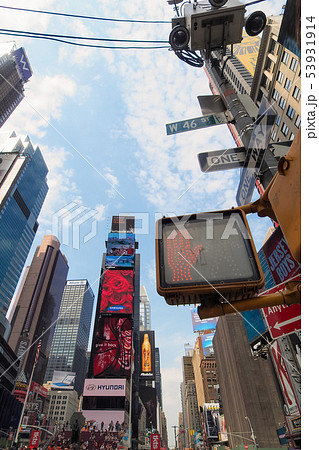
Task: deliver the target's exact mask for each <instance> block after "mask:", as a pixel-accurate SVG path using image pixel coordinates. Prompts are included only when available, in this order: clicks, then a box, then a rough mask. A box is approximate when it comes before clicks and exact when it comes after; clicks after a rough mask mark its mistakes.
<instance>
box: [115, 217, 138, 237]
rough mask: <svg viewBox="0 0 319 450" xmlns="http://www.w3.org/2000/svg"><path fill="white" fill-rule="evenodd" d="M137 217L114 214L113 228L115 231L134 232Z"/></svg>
mask: <svg viewBox="0 0 319 450" xmlns="http://www.w3.org/2000/svg"><path fill="white" fill-rule="evenodd" d="M134 227H135V217H133V216H113V217H112V228H111V231H112V232H113V233H116V232H118V233H134Z"/></svg>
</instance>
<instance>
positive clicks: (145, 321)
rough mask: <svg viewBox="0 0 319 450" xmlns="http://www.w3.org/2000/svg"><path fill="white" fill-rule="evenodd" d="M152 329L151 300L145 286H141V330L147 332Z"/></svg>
mask: <svg viewBox="0 0 319 450" xmlns="http://www.w3.org/2000/svg"><path fill="white" fill-rule="evenodd" d="M150 329H151V319H150V300H149V298H148V295H147V292H146V289H145V286H140V330H141V331H146V330H150Z"/></svg>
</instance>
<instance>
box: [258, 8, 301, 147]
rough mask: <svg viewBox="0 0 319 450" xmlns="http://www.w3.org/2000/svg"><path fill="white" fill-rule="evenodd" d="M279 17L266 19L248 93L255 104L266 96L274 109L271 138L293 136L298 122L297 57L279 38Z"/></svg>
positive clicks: (299, 108) (299, 98)
mask: <svg viewBox="0 0 319 450" xmlns="http://www.w3.org/2000/svg"><path fill="white" fill-rule="evenodd" d="M281 21H282V16H271V17H268V19H267V24H266V27H265V29H264V31H263V36H262V40H261V43H260V52H259V54H258V60H257V64H256V70H255V75H254V80H253V83H252V87H251V94H250V95H251V98H252V99H253V101H254V102H255V103H256V104H257V105H259V104H260V102H261V99H262V97H263V96H265V97H266V98H267V99H268V101H269V102H270V103H271V105H272V107H273V108H274V109H275V110H276V113H277V117H276V122H275V125H274V127H273V131H272V135H271V141H273V142H283V141H288V140H290V141H291V140H293V139H294V137H295V136H297V133H298V130H299V128H300V125H301V76H300V74H301V67H300V58H299V57H298V56H296V55H295V54H294V53H292V52H291V51H290V50H288V49H287V48H285V47H284V46H283V45H281V44H280V43H279V42H278V35H279V30H280V25H281Z"/></svg>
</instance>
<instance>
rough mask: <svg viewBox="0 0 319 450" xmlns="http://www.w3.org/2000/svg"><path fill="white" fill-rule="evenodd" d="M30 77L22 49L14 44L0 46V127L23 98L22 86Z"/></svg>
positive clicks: (7, 43)
mask: <svg viewBox="0 0 319 450" xmlns="http://www.w3.org/2000/svg"><path fill="white" fill-rule="evenodd" d="M31 76H32V71H31V67H30V64H29V61H28V58H27V56H26V54H25V50H24V48H22V47H21V48H18V49H17V47H16V45H15V43H14V42H5V43H2V44H0V127H1V126H2V125H3V123H4V122H5V121H6V120H7V118H8V117H9V116H10V114H11V113H12V112H13V111H14V110H15V108H16V107H17V106H18V104H19V103H20V102H21V100H22V99H23V97H24V84H25V83H26V82H27V81H29V78H30V77H31Z"/></svg>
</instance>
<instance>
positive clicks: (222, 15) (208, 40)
mask: <svg viewBox="0 0 319 450" xmlns="http://www.w3.org/2000/svg"><path fill="white" fill-rule="evenodd" d="M212 2H213V3H214V4H215V5H216V6H217V5H218V6H219V7H217V8H212V7H210V8H207V5H202V4H198V3H197V2H194V3H185V5H184V16H185V17H184V19H185V25H184V26H185V27H186V28H187V30H188V31H189V34H190V39H189V48H190V50H191V51H196V50H208V51H211V50H214V49H218V48H225V46H226V45H230V44H238V43H239V42H241V40H242V34H243V27H244V22H245V20H244V13H245V5H244V4H243V3H241V2H240V1H238V0H228V2H227V5H226V6H222V3H223V4H225V1H224V0H211V1H210V3H211V5H212V4H213V3H212ZM179 19H181V18H180V17H179ZM173 26H174V24H173Z"/></svg>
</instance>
